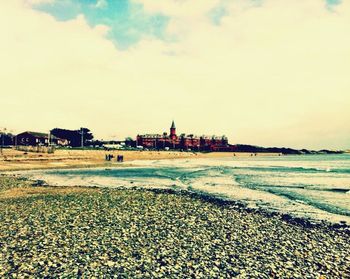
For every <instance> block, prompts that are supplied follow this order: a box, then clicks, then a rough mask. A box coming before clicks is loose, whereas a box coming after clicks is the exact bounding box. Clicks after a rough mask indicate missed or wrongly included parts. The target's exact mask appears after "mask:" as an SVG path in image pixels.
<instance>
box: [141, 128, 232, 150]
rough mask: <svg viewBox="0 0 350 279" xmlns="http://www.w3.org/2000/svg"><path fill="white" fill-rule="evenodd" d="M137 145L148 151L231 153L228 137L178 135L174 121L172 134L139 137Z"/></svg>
mask: <svg viewBox="0 0 350 279" xmlns="http://www.w3.org/2000/svg"><path fill="white" fill-rule="evenodd" d="M136 145H137V146H142V147H143V148H148V149H165V148H169V149H183V150H194V151H229V149H231V146H230V145H229V144H228V140H227V137H225V136H221V137H217V136H195V135H193V134H189V135H186V134H181V135H180V136H178V135H177V134H176V126H175V123H174V121H173V122H172V124H171V127H170V133H169V134H167V133H163V134H144V135H137V137H136Z"/></svg>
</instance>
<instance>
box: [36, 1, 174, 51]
mask: <svg viewBox="0 0 350 279" xmlns="http://www.w3.org/2000/svg"><path fill="white" fill-rule="evenodd" d="M97 3H98V1H97V0H78V1H73V0H61V1H55V2H54V3H46V4H40V5H37V6H36V7H35V8H36V9H37V10H40V11H44V12H47V13H49V14H51V15H52V16H54V17H55V18H56V19H57V20H60V21H66V20H71V19H74V18H76V17H77V16H78V15H79V14H83V15H84V16H85V18H86V20H87V21H88V23H89V24H90V25H91V26H95V25H98V24H103V25H106V26H108V27H109V28H110V31H109V34H108V36H109V38H110V39H111V40H113V42H114V43H115V44H116V46H117V47H118V48H119V49H126V48H128V47H129V46H131V45H133V44H134V43H137V42H138V41H139V40H140V38H141V37H142V36H143V35H146V36H155V37H157V38H163V37H164V30H165V27H166V25H167V22H168V18H167V17H166V16H163V15H160V14H152V15H150V14H146V13H145V12H144V11H143V8H142V5H140V4H135V3H130V2H129V1H128V0H117V1H114V0H105V1H102V2H101V3H103V4H101V5H100V6H98V5H97Z"/></svg>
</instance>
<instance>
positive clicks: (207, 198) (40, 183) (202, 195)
mask: <svg viewBox="0 0 350 279" xmlns="http://www.w3.org/2000/svg"><path fill="white" fill-rule="evenodd" d="M73 169H74V168H73ZM83 169H84V168H83ZM16 172H17V171H16ZM16 172H9V173H1V172H0V179H1V178H10V179H14V180H16V182H17V183H19V184H20V183H23V181H26V182H28V183H29V187H32V188H36V187H44V188H47V189H52V190H54V189H66V190H68V191H69V189H73V190H75V189H98V190H101V191H103V190H107V191H140V192H143V191H146V192H147V191H149V192H153V193H163V194H173V195H180V196H188V197H190V198H194V199H197V200H200V201H203V202H210V203H213V204H216V205H219V206H233V207H236V208H239V209H242V210H245V211H246V212H248V213H257V214H262V215H263V216H265V217H278V218H281V220H284V221H286V222H288V223H290V224H294V225H301V226H305V227H326V228H331V229H334V228H340V229H341V230H343V231H345V232H347V233H348V234H349V235H350V223H348V222H346V221H333V222H332V221H330V220H327V219H317V218H312V217H306V216H300V215H295V214H293V213H290V212H282V211H272V210H270V209H267V208H262V207H256V206H254V207H251V206H249V204H248V203H246V202H244V201H242V200H237V199H233V198H230V197H227V196H223V195H220V194H211V193H209V192H204V191H196V190H193V189H191V188H189V189H180V188H167V187H164V188H157V187H152V188H150V187H138V186H130V187H127V186H117V187H107V186H95V185H89V186H86V185H75V186H66V185H50V184H48V183H47V182H46V181H44V180H41V179H32V178H28V177H27V176H24V175H23V174H22V173H16ZM29 195H30V192H29ZM13 198H16V197H15V196H13ZM0 201H1V188H0ZM339 216H342V215H339Z"/></svg>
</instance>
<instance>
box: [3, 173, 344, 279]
mask: <svg viewBox="0 0 350 279" xmlns="http://www.w3.org/2000/svg"><path fill="white" fill-rule="evenodd" d="M16 191H19V192H20V193H21V194H18V193H17V194H16ZM11 193H12V194H11ZM349 251H350V241H349V235H348V234H347V233H345V232H342V231H340V230H336V229H332V228H331V227H327V226H326V225H324V226H322V225H320V226H317V227H305V226H302V225H300V224H299V225H295V224H291V223H290V222H287V221H284V220H283V219H282V218H281V216H267V215H265V214H262V213H259V212H249V211H247V210H246V209H244V208H241V207H238V206H235V205H234V204H230V203H227V204H225V203H220V202H215V201H208V200H206V199H203V198H200V197H196V196H192V195H190V194H186V193H178V194H176V193H173V192H171V191H150V190H139V189H129V190H126V189H120V190H101V189H97V188H90V189H89V188H63V187H62V188H59V187H58V188H55V187H41V186H40V187H39V186H35V187H33V186H31V182H29V181H21V180H18V179H17V178H9V177H0V277H7V276H10V275H13V276H14V277H25V276H32V277H39V276H40V277H43V276H49V277H57V276H62V277H64V276H65V277H70V278H71V277H93V276H96V277H101V276H102V275H107V277H109V275H111V276H112V275H113V274H119V276H120V278H123V277H124V278H130V277H133V278H134V277H136V278H147V277H154V278H157V277H164V278H179V277H196V278H199V277H202V278H218V277H220V276H221V277H222V278H226V277H230V276H231V277H232V276H238V275H239V276H241V278H246V277H249V278H252V277H259V278H270V277H284V278H319V277H320V276H321V275H325V276H326V278H346V277H349V276H350V271H349V266H350V255H349ZM16 275H17V276H16Z"/></svg>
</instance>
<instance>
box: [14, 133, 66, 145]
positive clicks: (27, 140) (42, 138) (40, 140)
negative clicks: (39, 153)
mask: <svg viewBox="0 0 350 279" xmlns="http://www.w3.org/2000/svg"><path fill="white" fill-rule="evenodd" d="M48 143H49V140H48V134H46V133H39V132H29V131H27V132H23V133H21V134H18V135H17V136H15V137H14V138H13V144H14V145H28V146H38V145H48ZM50 144H54V145H60V146H67V145H69V141H68V140H67V139H61V138H58V137H55V136H53V135H50Z"/></svg>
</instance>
